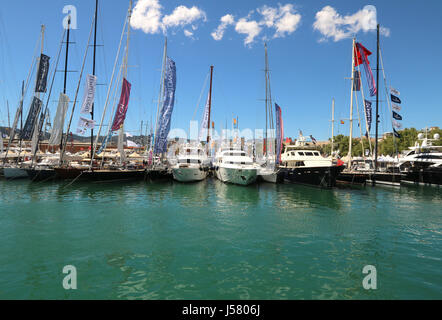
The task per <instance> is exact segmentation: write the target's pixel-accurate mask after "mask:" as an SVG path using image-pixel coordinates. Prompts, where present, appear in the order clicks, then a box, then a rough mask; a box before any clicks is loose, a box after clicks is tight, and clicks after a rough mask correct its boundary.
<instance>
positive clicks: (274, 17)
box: [258, 4, 301, 38]
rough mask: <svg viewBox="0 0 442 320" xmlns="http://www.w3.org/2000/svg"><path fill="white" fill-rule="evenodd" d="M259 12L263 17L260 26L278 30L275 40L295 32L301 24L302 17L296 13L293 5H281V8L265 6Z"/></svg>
mask: <svg viewBox="0 0 442 320" xmlns="http://www.w3.org/2000/svg"><path fill="white" fill-rule="evenodd" d="M258 12H259V13H260V14H261V15H262V16H263V19H262V20H261V21H260V23H259V24H260V25H265V26H266V27H268V28H275V29H276V33H275V34H274V36H273V37H274V38H281V37H285V36H286V34H291V33H293V32H295V30H296V29H297V28H298V26H299V23H300V22H301V15H300V14H299V13H297V12H296V10H295V8H294V7H293V5H292V4H286V5H284V6H282V5H280V4H279V8H272V7H268V6H266V5H264V6H263V7H261V8H260V9H258Z"/></svg>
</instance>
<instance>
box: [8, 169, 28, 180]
mask: <svg viewBox="0 0 442 320" xmlns="http://www.w3.org/2000/svg"><path fill="white" fill-rule="evenodd" d="M3 174H4V176H5V179H8V180H9V179H26V178H28V174H27V172H26V170H25V169H22V168H3Z"/></svg>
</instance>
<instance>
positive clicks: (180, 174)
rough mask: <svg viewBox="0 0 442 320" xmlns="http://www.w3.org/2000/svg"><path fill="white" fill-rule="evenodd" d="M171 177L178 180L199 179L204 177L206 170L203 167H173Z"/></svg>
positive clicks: (190, 180) (189, 180)
mask: <svg viewBox="0 0 442 320" xmlns="http://www.w3.org/2000/svg"><path fill="white" fill-rule="evenodd" d="M172 174H173V178H174V179H175V180H176V181H179V182H192V181H201V180H204V179H206V177H207V171H205V170H204V169H203V168H200V167H198V168H174V169H172Z"/></svg>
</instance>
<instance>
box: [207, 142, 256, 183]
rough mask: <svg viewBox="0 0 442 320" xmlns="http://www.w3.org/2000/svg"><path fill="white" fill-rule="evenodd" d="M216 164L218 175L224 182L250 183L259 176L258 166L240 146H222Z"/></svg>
mask: <svg viewBox="0 0 442 320" xmlns="http://www.w3.org/2000/svg"><path fill="white" fill-rule="evenodd" d="M214 166H215V173H216V176H217V178H218V179H219V180H221V181H222V182H227V183H233V184H239V185H249V184H251V183H254V182H255V181H256V178H257V173H258V166H257V165H256V164H255V163H253V160H252V159H251V158H250V157H248V156H247V155H246V153H245V151H243V150H241V149H240V148H221V150H220V151H219V152H218V153H217V155H216V157H215V163H214Z"/></svg>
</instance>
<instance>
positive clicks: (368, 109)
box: [364, 100, 372, 138]
mask: <svg viewBox="0 0 442 320" xmlns="http://www.w3.org/2000/svg"><path fill="white" fill-rule="evenodd" d="M364 102H365V116H366V117H367V126H368V127H367V132H366V133H365V136H366V137H367V138H368V136H369V134H370V129H371V121H372V113H371V111H372V108H371V102H370V101H368V100H364Z"/></svg>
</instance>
